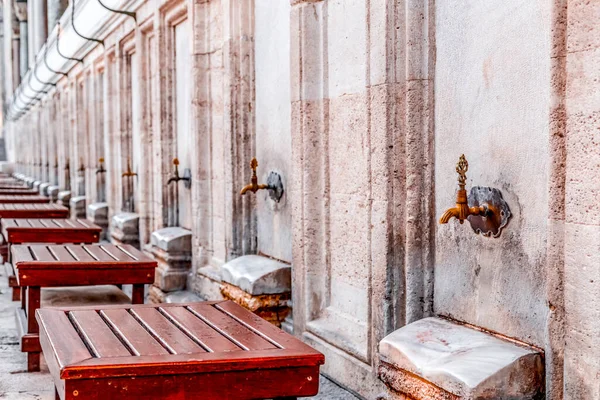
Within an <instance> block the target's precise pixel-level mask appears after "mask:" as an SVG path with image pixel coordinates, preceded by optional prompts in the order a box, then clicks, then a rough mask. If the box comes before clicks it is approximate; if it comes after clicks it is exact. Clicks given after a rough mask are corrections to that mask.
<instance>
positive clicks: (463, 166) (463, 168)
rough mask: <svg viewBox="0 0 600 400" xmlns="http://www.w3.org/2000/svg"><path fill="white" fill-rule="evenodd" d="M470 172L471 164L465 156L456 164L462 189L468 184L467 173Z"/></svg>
mask: <svg viewBox="0 0 600 400" xmlns="http://www.w3.org/2000/svg"><path fill="white" fill-rule="evenodd" d="M468 170H469V162H468V161H467V158H466V157H465V155H464V154H462V155H461V156H460V158H459V159H458V163H457V164H456V172H457V173H458V185H459V186H460V188H461V189H464V188H465V185H466V183H467V171H468Z"/></svg>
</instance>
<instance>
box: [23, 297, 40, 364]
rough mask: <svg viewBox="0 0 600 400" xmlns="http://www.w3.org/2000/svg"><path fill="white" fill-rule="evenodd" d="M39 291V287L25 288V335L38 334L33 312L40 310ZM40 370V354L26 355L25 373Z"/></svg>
mask: <svg viewBox="0 0 600 400" xmlns="http://www.w3.org/2000/svg"><path fill="white" fill-rule="evenodd" d="M40 295H41V289H40V287H39V286H28V287H27V308H26V311H27V333H39V327H38V324H37V321H36V320H35V310H37V309H38V308H40ZM39 370H40V353H27V371H28V372H33V371H39Z"/></svg>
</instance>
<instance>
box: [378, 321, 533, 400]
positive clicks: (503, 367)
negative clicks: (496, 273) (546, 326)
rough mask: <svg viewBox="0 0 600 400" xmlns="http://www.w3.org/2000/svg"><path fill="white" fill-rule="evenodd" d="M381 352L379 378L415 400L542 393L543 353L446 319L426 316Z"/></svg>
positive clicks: (518, 398)
mask: <svg viewBox="0 0 600 400" xmlns="http://www.w3.org/2000/svg"><path fill="white" fill-rule="evenodd" d="M379 354H380V359H381V364H380V367H379V376H380V378H381V380H382V381H383V382H385V383H386V384H387V385H388V386H389V387H390V388H391V389H393V390H394V391H396V392H399V393H402V394H404V395H407V396H410V398H411V399H414V400H456V399H468V400H471V399H473V400H475V399H477V400H485V399H489V400H531V399H538V398H542V397H543V396H542V393H543V389H544V383H543V382H544V361H543V355H542V354H540V352H539V351H537V350H536V349H534V348H531V347H527V346H523V345H520V344H516V343H513V342H510V341H507V340H504V339H500V338H498V337H496V336H493V335H491V334H488V333H485V332H482V331H479V330H476V329H472V328H470V327H467V326H464V325H459V324H457V323H454V322H451V321H448V320H445V319H440V318H425V319H422V320H419V321H416V322H413V323H411V324H408V325H406V326H404V327H402V328H400V329H398V330H396V331H394V332H392V333H391V334H389V335H388V336H386V337H385V338H384V339H383V340H382V341H381V342H380V343H379ZM540 396H542V397H540Z"/></svg>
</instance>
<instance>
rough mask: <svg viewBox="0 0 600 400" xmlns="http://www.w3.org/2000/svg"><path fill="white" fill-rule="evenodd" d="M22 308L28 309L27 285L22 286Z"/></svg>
mask: <svg viewBox="0 0 600 400" xmlns="http://www.w3.org/2000/svg"><path fill="white" fill-rule="evenodd" d="M20 294H21V308H22V309H23V310H25V311H27V287H22V288H21V293H20Z"/></svg>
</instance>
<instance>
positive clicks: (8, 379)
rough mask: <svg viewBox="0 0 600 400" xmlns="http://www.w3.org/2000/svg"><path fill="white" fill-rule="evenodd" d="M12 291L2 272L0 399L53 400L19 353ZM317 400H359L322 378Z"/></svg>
mask: <svg viewBox="0 0 600 400" xmlns="http://www.w3.org/2000/svg"><path fill="white" fill-rule="evenodd" d="M17 304H18V303H17V302H12V301H11V300H10V288H9V287H8V284H7V277H6V274H5V272H4V268H0V399H7V400H54V388H53V383H52V379H51V378H50V374H49V373H48V369H47V367H46V364H45V363H44V361H43V357H42V366H41V371H40V372H35V373H27V372H26V371H25V365H26V357H25V354H24V353H21V351H20V350H19V339H18V338H17V328H16V326H15V316H14V310H15V307H16V306H17ZM312 399H315V400H357V397H355V396H353V395H352V394H350V393H348V392H347V391H345V390H343V389H342V388H340V387H339V386H337V385H336V384H335V383H333V382H331V381H330V380H328V379H327V378H324V377H321V390H320V393H319V395H318V396H316V397H313V398H312Z"/></svg>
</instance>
